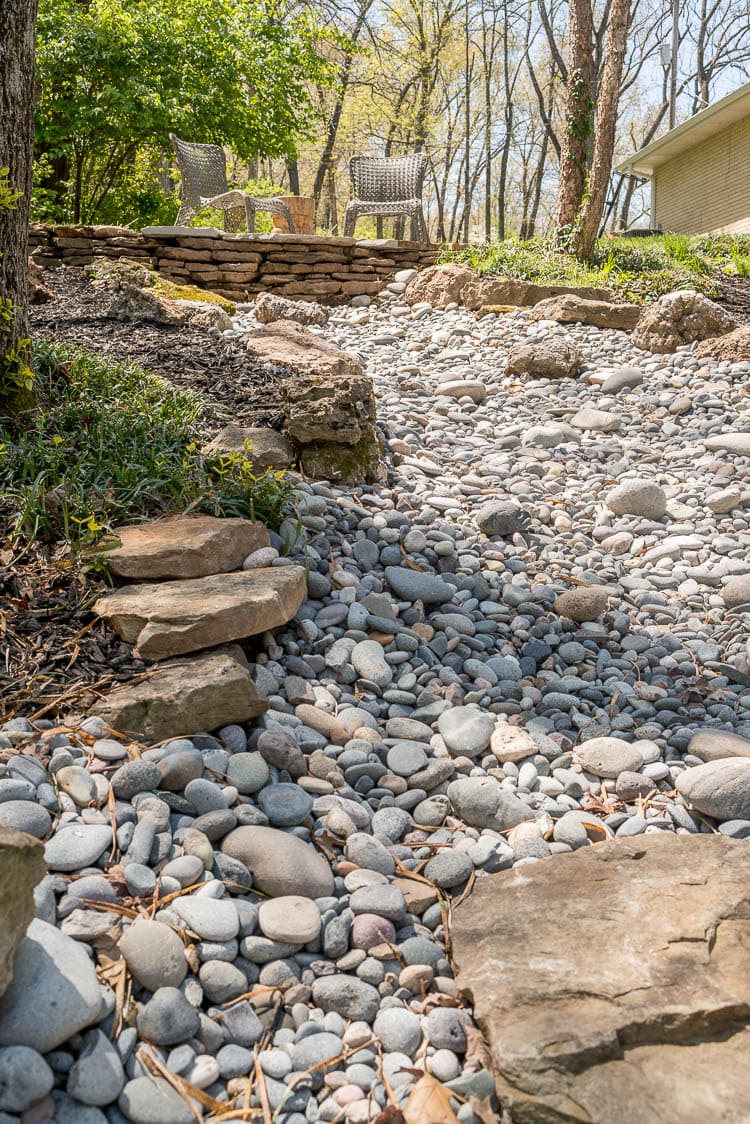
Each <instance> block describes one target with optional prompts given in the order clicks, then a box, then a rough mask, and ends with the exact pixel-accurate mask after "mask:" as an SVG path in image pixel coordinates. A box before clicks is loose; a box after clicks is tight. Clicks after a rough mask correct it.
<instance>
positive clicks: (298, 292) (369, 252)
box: [29, 224, 435, 304]
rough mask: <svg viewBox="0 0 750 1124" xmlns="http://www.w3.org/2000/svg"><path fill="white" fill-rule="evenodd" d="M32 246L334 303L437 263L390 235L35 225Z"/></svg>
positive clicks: (241, 296)
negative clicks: (330, 235) (399, 274)
mask: <svg viewBox="0 0 750 1124" xmlns="http://www.w3.org/2000/svg"><path fill="white" fill-rule="evenodd" d="M29 252H30V253H32V254H33V256H34V259H35V260H36V261H37V262H38V264H39V265H42V266H45V265H51V264H53V263H54V262H60V263H62V264H64V265H88V264H89V263H90V262H92V261H93V259H94V258H96V257H108V258H120V257H128V258H133V259H135V260H136V261H141V262H143V263H144V264H145V265H148V266H150V267H151V268H152V269H156V270H158V272H159V273H160V274H161V275H162V276H164V277H166V278H169V279H170V280H172V281H175V282H177V283H178V284H190V285H198V286H200V287H201V288H204V289H212V290H214V292H217V293H221V294H222V295H223V296H226V297H229V298H230V300H235V301H237V300H239V301H242V300H246V299H248V298H249V297H252V296H253V295H254V294H256V293H261V292H273V293H278V294H279V295H280V296H284V297H291V298H292V299H295V300H316V301H322V302H324V303H330V304H336V303H338V302H341V301H345V300H349V299H351V297H353V296H357V295H359V294H362V293H368V294H372V293H377V292H379V291H380V290H381V289H382V288H383V287H384V286H385V285H387V284H388V282H389V281H391V280H392V279H393V275H394V273H396V272H398V270H400V269H408V268H422V267H424V266H426V265H432V264H433V263H434V261H435V251H432V250H425V249H424V248H423V247H421V246H420V245H419V244H418V243H416V242H398V241H395V240H390V239H360V240H356V239H354V238H326V237H323V238H319V237H317V236H314V235H307V234H226V233H224V232H222V231H219V230H215V229H213V228H194V227H187V226H183V227H179V226H174V227H145V228H144V229H143V230H142V231H140V232H138V231H133V230H130V229H129V228H127V227H117V226H42V225H38V224H34V225H32V227H31V229H30V233H29Z"/></svg>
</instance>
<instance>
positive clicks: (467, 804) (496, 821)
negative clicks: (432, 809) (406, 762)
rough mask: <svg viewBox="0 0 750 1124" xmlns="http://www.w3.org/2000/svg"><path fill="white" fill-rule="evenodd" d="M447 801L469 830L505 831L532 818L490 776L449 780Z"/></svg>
mask: <svg viewBox="0 0 750 1124" xmlns="http://www.w3.org/2000/svg"><path fill="white" fill-rule="evenodd" d="M448 799H449V800H450V802H451V806H452V808H453V812H454V814H455V815H456V816H458V817H459V819H462V820H463V821H464V823H467V824H469V826H470V827H479V828H483V827H489V828H492V830H493V831H507V830H508V829H509V828H511V827H515V826H516V824H518V823H523V821H524V820H533V819H534V812H533V810H532V809H531V808H530V807H529V805H528V804H525V803H524V802H523V800H519V798H518V797H517V796H516V795H514V793H512V792H509V791H508V790H507V789H505V788H501V787H500V785H499V784H498V783H497V781H496V780H495V779H494V777H462V778H461V779H460V780H457V781H452V782H451V784H449V785H448Z"/></svg>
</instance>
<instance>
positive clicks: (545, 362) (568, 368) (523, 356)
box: [505, 336, 583, 379]
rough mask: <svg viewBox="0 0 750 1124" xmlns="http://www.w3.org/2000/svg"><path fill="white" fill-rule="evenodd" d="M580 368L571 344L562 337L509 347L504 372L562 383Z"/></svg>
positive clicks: (578, 353)
mask: <svg viewBox="0 0 750 1124" xmlns="http://www.w3.org/2000/svg"><path fill="white" fill-rule="evenodd" d="M582 364H583V355H582V354H581V352H580V351H579V350H578V348H577V347H576V346H575V344H574V343H572V342H571V341H570V340H567V339H565V337H564V336H547V337H546V338H545V339H541V340H532V341H530V342H529V343H519V344H516V345H515V346H514V347H512V348H511V350H510V353H509V355H508V363H507V366H506V368H505V371H506V374H508V375H530V376H531V377H532V378H545V379H564V378H572V377H573V376H574V375H577V374H578V372H579V371H580V369H581V366H582Z"/></svg>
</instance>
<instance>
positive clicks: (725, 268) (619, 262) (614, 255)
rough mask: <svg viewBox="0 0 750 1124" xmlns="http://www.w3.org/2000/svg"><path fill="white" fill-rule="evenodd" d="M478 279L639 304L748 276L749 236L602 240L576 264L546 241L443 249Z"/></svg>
mask: <svg viewBox="0 0 750 1124" xmlns="http://www.w3.org/2000/svg"><path fill="white" fill-rule="evenodd" d="M441 260H442V261H461V262H465V263H466V264H467V265H470V266H471V267H472V268H473V269H476V270H477V271H478V272H479V273H480V274H485V275H488V276H494V277H503V278H508V279H512V280H519V281H530V282H534V283H535V284H538V285H581V286H583V285H587V286H592V287H596V288H606V289H610V290H612V292H613V293H614V294H615V296H616V297H617V298H618V299H620V300H628V301H635V302H636V303H639V304H640V303H644V302H646V301H650V300H654V299H655V298H656V297H659V296H662V295H663V294H664V293H669V292H673V291H674V290H675V289H697V290H699V291H700V292H704V293H707V294H708V295H709V296H710V295H712V294H713V293H714V292H715V280H714V278H715V274H716V273H717V272H723V273H726V274H730V275H735V276H740V277H747V276H750V236H746V235H716V236H709V235H702V236H694V235H690V234H660V235H653V236H651V237H648V238H602V239H600V240H599V242H598V243H597V247H596V252H595V254H594V259H593V261H591V262H582V261H579V260H578V259H577V258H575V257H574V256H573V255H571V254H568V253H566V252H565V251H564V250H562V249H561V248H560V247H559V246H558V245H557V244H556V243H555V242H554V240H553V239H551V238H534V239H531V240H529V241H524V242H522V241H520V240H519V239H513V238H509V239H506V240H505V241H504V242H494V243H491V244H489V245H484V246H472V247H469V248H467V249H462V250H445V251H444V252H443V254H442V257H441Z"/></svg>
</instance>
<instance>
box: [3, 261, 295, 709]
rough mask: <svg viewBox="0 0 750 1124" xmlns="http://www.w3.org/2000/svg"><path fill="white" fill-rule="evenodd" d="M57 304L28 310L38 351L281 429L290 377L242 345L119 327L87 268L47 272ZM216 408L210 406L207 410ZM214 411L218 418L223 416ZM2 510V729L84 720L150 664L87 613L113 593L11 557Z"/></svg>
mask: <svg viewBox="0 0 750 1124" xmlns="http://www.w3.org/2000/svg"><path fill="white" fill-rule="evenodd" d="M44 280H45V283H46V284H47V285H49V287H50V288H51V289H52V290H53V291H54V293H55V299H54V300H52V301H49V302H48V303H47V304H39V305H33V306H32V307H31V310H30V311H31V332H32V336H33V338H34V341H35V342H38V343H42V342H47V341H49V342H54V343H64V344H66V345H69V346H72V347H79V348H82V349H84V350H87V351H91V352H95V353H97V354H99V355H104V356H106V357H107V358H108V359H110V360H112V361H114V362H121V363H136V364H138V365H139V366H141V367H143V368H145V369H146V370H148V371H151V372H152V373H154V374H157V375H160V376H161V377H163V378H164V379H166V380H168V381H169V382H171V383H173V384H174V385H175V386H176V387H178V388H180V389H187V390H192V391H194V392H196V393H198V394H199V395H200V396H201V397H203V398H204V399H206V400H207V409H206V422H207V423H208V424H207V429H208V427H209V424H210V429H211V431H215V429H216V424H217V417H218V418H222V417H225V418H226V420H230V419H236V420H238V421H240V422H242V423H243V424H244V425H264V426H271V427H273V428H280V426H281V423H282V420H283V413H282V408H281V393H280V388H281V383H282V381H283V379H284V378H285V377H288V376H289V375H290V374H292V373H293V372H292V370H291V368H283V367H276V368H273V369H271V368H267V367H264V366H262V365H261V364H258V363H256V362H254V361H253V360H251V359H250V358H249V357H248V355H247V353H246V352H245V350H244V348H243V347H242V344H241V343H240V342H239V341H236V340H227V339H224V338H222V337H216V336H213V335H210V334H209V333H207V332H205V331H201V330H197V329H194V328H190V327H188V326H187V325H185V326H183V327H169V326H161V325H156V324H145V323H122V322H120V321H118V320H110V319H108V318H107V315H106V313H107V309H108V308H109V305H110V304H111V302H112V296H113V294H112V292H111V291H109V290H107V289H103V288H100V287H98V286H95V285H94V284H92V282H91V280H90V279H89V278H88V277H87V276H86V274H85V273H84V271H83V269H79V268H75V267H72V268H65V267H61V268H58V269H52V270H45V271H44ZM209 404H210V405H209ZM217 407H218V409H217ZM3 522H4V519H3V512H2V505H1V504H0V720H3V719H7V718H11V717H18V716H23V717H27V718H34V717H36V718H54V717H56V716H60V715H65V714H68V713H71V712H76V711H77V712H82V711H85V710H86V709H88V707H89V706H90V705H91V704H93V703H94V702H95V700H96V698H97V696H98V695H99V694H105V693H106V692H107V690H109V689H110V688H111V687H113V686H115V685H117V684H118V683H123V682H126V681H128V680H130V679H133V678H134V677H136V676H139V675H141V674H142V673H143V672H144V670H145V665H144V664H143V662H142V661H141V660H138V659H134V658H133V656H132V645H130V644H124V643H123V642H122V641H121V640H119V639H118V637H117V636H116V635H115V634H114V632H113V631H112V630H111V629H109V628H107V627H106V626H105V625H104V623H103V622H102V621H101V620H100V619H99V618H98V617H96V616H95V615H94V614H93V613H92V611H91V606H92V604H93V603H94V601H95V600H96V599H97V597H99V596H100V595H101V594H102V593H104V592H105V591H106V590H107V589H108V588H109V587H108V586H107V585H106V583H105V582H104V581H103V580H102V579H100V578H98V577H97V576H96V575H94V574H91V573H85V567H84V565H83V564H78V563H74V562H71V560H70V558H69V557H66V556H65V552H64V551H63V552H62V553H61V554H60V555H59V556H58V555H56V554H55V553H54V552H52V551H50V550H49V549H48V548H45V547H43V546H40V545H38V544H37V545H34V546H33V547H32V548H31V549H29V551H28V552H26V553H23V552H22V551H21V552H19V547H18V544H15V546H14V548H13V549H11V545H10V542H9V541H4V537H3Z"/></svg>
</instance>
